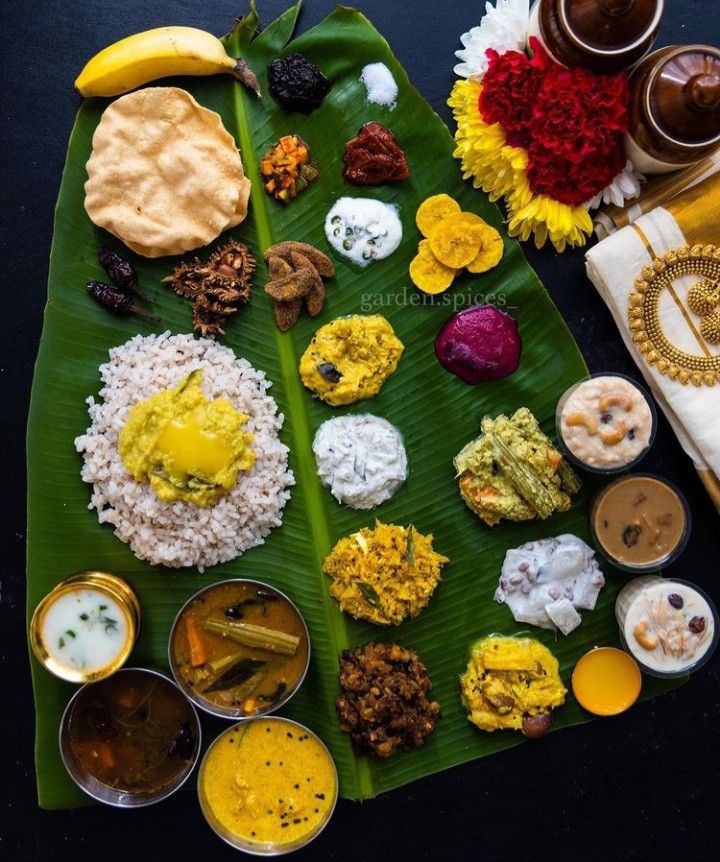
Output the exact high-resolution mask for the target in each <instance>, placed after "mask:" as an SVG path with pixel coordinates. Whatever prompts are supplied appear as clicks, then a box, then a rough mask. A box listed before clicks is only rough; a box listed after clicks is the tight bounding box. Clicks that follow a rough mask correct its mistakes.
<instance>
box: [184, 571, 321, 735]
mask: <svg viewBox="0 0 720 862" xmlns="http://www.w3.org/2000/svg"><path fill="white" fill-rule="evenodd" d="M226 584H252V585H253V586H256V587H259V588H260V589H263V590H267V591H269V592H273V593H276V594H277V596H279V598H281V599H284V600H285V601H286V602H287V603H288V604H289V605H290V607H291V608H292V609H293V610H294V611H295V613H296V614H297V615H298V618H299V619H300V622H301V623H302V625H303V631H304V632H305V640H306V642H307V658H306V660H305V667H304V668H303V671H302V673H301V674H300V676H299V677H298V680H297V682H296V683H295V685H294V686H293V687H292V688H288V690H287V692H285V696H284V697H283V698H282V699H281V700H278V701H276V702H275V703H273V704H271V705H270V706H269V707H268V708H267V709H265V710H263V711H262V712H257V713H254V714H253V715H244V714H243V713H242V711H241V710H240V709H238V708H236V707H232V706H220V704H217V703H213V702H212V701H210V700H208V699H207V698H205V697H203V696H202V694H200V693H199V692H197V691H195V689H194V688H192V686H189V685H187V683H186V682H185V680H184V679H183V678H182V676H181V675H180V673H179V672H178V669H177V664H176V662H175V657H174V656H173V648H172V645H173V641H174V639H175V633H176V631H177V627H178V623H179V622H180V620H181V618H182V615H183V614H184V613H185V611H186V610H187V608H188V607H189V606H190V605H191V604H192V603H193V602H194V601H195V600H196V599H197V598H199V597H200V596H202V595H204V594H205V593H208V592H210V591H211V590H214V589H216V588H217V587H222V586H225V585H226ZM168 664H169V665H170V671H171V672H172V675H173V678H174V680H175V682H176V683H177V684H178V686H179V687H180V689H181V690H182V692H183V694H184V695H185V696H186V697H187V698H188V699H189V700H191V701H192V702H193V703H194V704H195V706H197V707H199V708H200V709H202V710H203V711H204V712H207V713H209V714H210V715H214V716H215V717H216V718H226V719H230V720H231V721H249V720H250V719H253V718H260V717H261V716H263V715H270V714H271V713H273V712H276V711H277V710H278V709H280V708H281V707H282V706H284V705H285V704H286V703H287V702H288V701H289V700H290V698H291V697H293V695H294V694H295V692H297V691H298V689H299V688H300V686H301V685H302V684H303V681H304V680H305V677H306V676H307V672H308V667H309V666H310V633H309V632H308V627H307V623H306V622H305V618H304V617H303V615H302V614H301V613H300V611H299V609H298V607H297V605H296V604H295V602H293V601H292V599H290V598H288V596H286V595H285V593H283V592H282V590H279V589H278V588H277V587H273V586H272V585H271V584H266V583H264V582H263V581H256V580H255V579H254V578H228V579H227V580H224V581H218V582H217V583H214V584H210V585H209V586H207V587H204V588H203V589H202V590H199V591H198V592H197V593H195V594H194V595H193V596H190V598H189V599H188V600H187V601H186V602H185V604H184V605H183V606H182V607H181V608H180V610H179V611H178V612H177V615H176V617H175V619H174V621H173V624H172V628H171V629H170V637H169V638H168Z"/></svg>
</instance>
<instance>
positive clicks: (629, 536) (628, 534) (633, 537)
mask: <svg viewBox="0 0 720 862" xmlns="http://www.w3.org/2000/svg"><path fill="white" fill-rule="evenodd" d="M642 531H643V528H642V527H641V526H640V524H630V526H628V527H625V529H624V530H623V534H622V540H623V544H624V545H625V547H626V548H632V547H633V546H634V545H637V543H638V541H639V540H640V534H641V533H642Z"/></svg>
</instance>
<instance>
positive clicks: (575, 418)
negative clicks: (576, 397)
mask: <svg viewBox="0 0 720 862" xmlns="http://www.w3.org/2000/svg"><path fill="white" fill-rule="evenodd" d="M565 421H566V422H567V424H568V426H569V427H570V428H573V427H574V426H575V425H583V426H584V427H585V429H586V430H587V432H588V434H589V435H590V436H591V437H594V436H595V435H596V434H597V432H598V426H597V422H596V421H595V420H594V419H593V418H592V417H591V416H588V415H587V413H571V414H570V415H569V416H568V418H567V419H566V420H565Z"/></svg>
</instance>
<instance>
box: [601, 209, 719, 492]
mask: <svg viewBox="0 0 720 862" xmlns="http://www.w3.org/2000/svg"><path fill="white" fill-rule="evenodd" d="M636 228H640V230H641V231H642V234H641V233H639V232H638V230H637V229H636ZM716 230H717V228H716ZM643 234H644V236H645V237H646V238H647V240H648V241H649V242H650V245H651V246H652V250H653V251H654V252H655V255H657V256H662V255H663V254H665V252H667V251H669V250H670V249H673V248H678V247H679V246H682V245H685V244H686V239H685V237H684V235H683V233H682V231H681V230H680V228H679V226H678V224H677V222H676V221H675V219H674V218H673V216H672V215H671V214H670V213H669V212H668V211H667V210H666V209H664V208H663V207H656V208H655V209H654V210H652V212H650V213H648V214H646V215H644V216H641V217H640V218H639V219H638V220H637V221H636V222H635V225H628V226H627V227H624V228H622V229H621V230H619V231H617V232H616V233H614V234H612V235H611V236H609V237H607V238H606V239H604V240H602V242H599V243H598V244H597V245H596V246H595V247H594V248H591V249H590V250H589V251H588V252H587V254H586V255H585V260H586V268H587V274H588V277H589V278H590V280H591V281H592V282H593V284H594V285H595V287H596V288H597V289H598V292H599V293H600V295H601V296H602V298H603V299H604V300H605V302H606V303H607V305H608V308H609V309H610V312H611V313H612V316H613V318H614V320H615V323H616V324H617V327H618V329H619V330H620V334H621V335H622V338H623V341H624V342H625V344H626V346H627V348H628V350H629V351H630V353H631V354H632V357H633V359H634V360H635V362H636V363H637V364H638V367H639V368H640V371H641V372H642V374H643V376H644V378H645V380H646V381H647V384H648V386H649V388H650V390H651V391H652V393H653V395H654V396H655V399H656V400H657V403H658V404H659V406H660V407H661V408H662V410H663V412H664V413H665V415H666V416H667V419H668V421H669V422H670V425H671V426H672V428H673V430H674V431H675V434H676V435H677V438H678V440H679V441H680V445H681V446H682V447H683V449H684V450H685V452H687V454H688V455H689V456H690V458H692V460H693V463H694V464H695V467H696V468H697V470H698V471H704V470H708V469H710V470H712V471H713V472H714V473H715V475H716V476H720V383H718V384H716V385H715V386H700V387H697V386H694V385H693V384H692V383H688V384H686V385H682V384H681V383H679V382H678V381H676V380H672V379H671V378H670V377H667V376H665V375H664V374H661V373H660V372H659V371H658V370H657V369H656V368H655V366H652V365H650V364H649V363H648V362H646V360H645V358H644V357H643V355H642V354H641V353H640V351H639V350H638V348H637V346H636V344H635V342H634V341H633V340H632V333H631V332H630V329H629V326H628V304H629V296H630V293H631V292H632V291H633V288H634V283H635V279H636V278H637V277H638V275H639V274H640V272H641V271H642V268H643V266H646V265H647V264H649V263H651V261H652V259H653V256H652V254H651V252H650V251H649V250H648V249H647V248H646V246H645V242H644V241H643V237H642V235H643ZM708 241H709V240H708ZM716 241H717V242H718V244H720V236H719V237H718V239H717V240H716ZM697 280H698V279H697V278H696V277H693V276H685V277H684V278H682V279H679V280H678V281H677V282H675V288H676V291H677V293H678V296H679V297H680V298H681V299H682V300H683V301H684V298H685V295H686V293H687V289H688V287H689V286H690V285H691V284H693V283H694V282H696V281H697ZM660 320H661V324H662V326H663V329H664V331H665V333H666V335H667V336H668V338H669V339H670V340H671V341H672V342H673V343H675V344H676V346H677V347H678V348H680V349H681V350H682V349H684V350H687V352H688V353H697V352H698V345H697V342H696V341H695V340H694V336H693V335H692V333H691V331H690V329H689V327H688V325H687V323H686V321H685V319H684V317H683V315H682V314H681V313H680V312H679V310H678V309H677V308H676V307H675V304H674V302H673V301H672V299H671V298H670V297H669V296H665V295H664V294H662V295H661V304H660ZM708 347H709V349H710V350H711V352H713V353H720V349H719V348H717V347H713V346H712V345H708Z"/></svg>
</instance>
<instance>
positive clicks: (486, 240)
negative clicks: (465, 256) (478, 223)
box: [466, 224, 505, 275]
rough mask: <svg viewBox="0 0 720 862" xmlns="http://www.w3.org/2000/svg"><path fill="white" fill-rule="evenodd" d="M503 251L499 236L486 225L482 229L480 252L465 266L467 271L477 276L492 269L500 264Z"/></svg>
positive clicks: (492, 228) (493, 229)
mask: <svg viewBox="0 0 720 862" xmlns="http://www.w3.org/2000/svg"><path fill="white" fill-rule="evenodd" d="M504 250H505V249H504V245H503V240H502V237H501V236H500V234H499V233H498V232H497V231H496V230H495V228H494V227H492V226H491V225H489V224H486V225H485V226H484V227H483V239H482V244H481V246H480V251H479V252H478V253H477V256H476V257H475V258H474V259H473V260H471V261H470V263H469V264H468V265H467V267H466V269H467V271H468V272H471V273H473V275H477V274H478V273H480V272H487V271H488V270H489V269H492V268H493V267H494V266H497V265H498V264H499V263H500V261H501V259H502V256H503V251H504Z"/></svg>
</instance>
